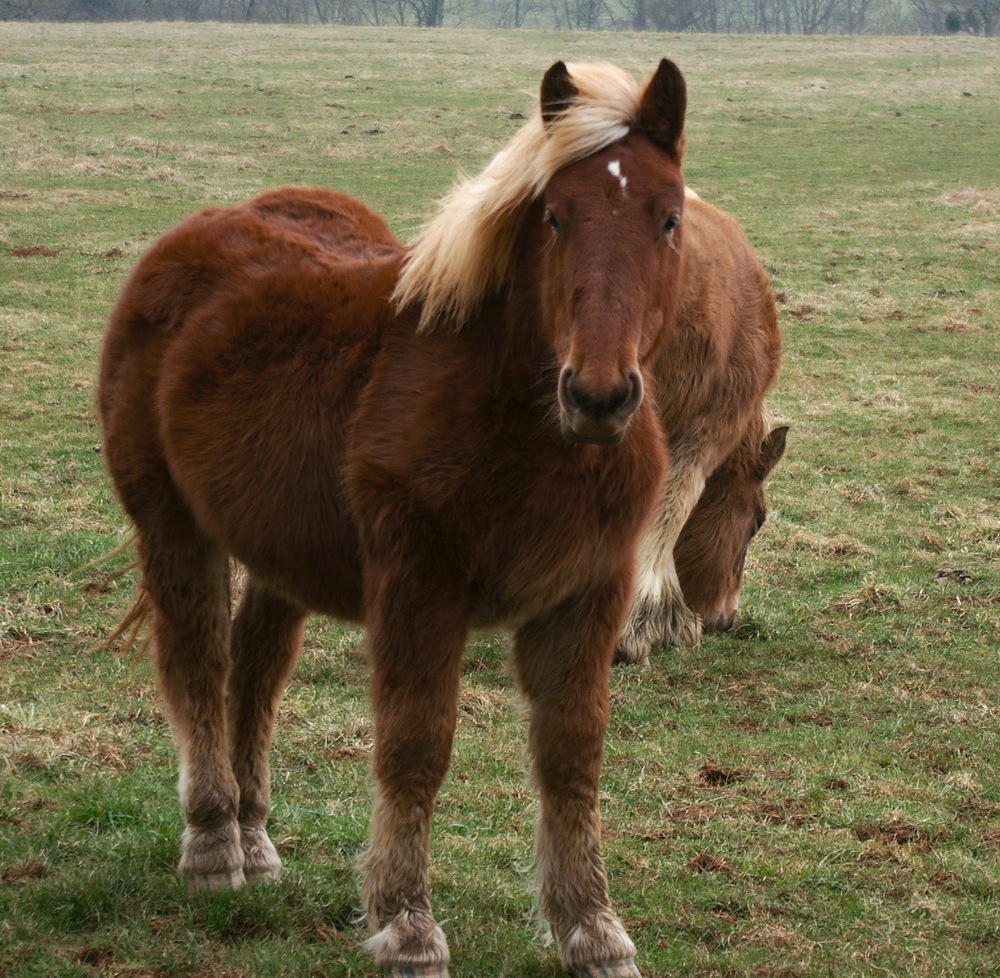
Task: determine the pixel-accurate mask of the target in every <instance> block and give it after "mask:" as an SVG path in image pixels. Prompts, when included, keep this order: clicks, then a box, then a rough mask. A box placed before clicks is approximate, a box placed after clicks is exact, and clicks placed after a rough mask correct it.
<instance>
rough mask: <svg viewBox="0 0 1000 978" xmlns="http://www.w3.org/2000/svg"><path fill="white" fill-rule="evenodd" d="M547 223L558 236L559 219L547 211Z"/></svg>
mask: <svg viewBox="0 0 1000 978" xmlns="http://www.w3.org/2000/svg"><path fill="white" fill-rule="evenodd" d="M545 223H546V224H548V226H549V227H550V228H552V230H553V231H555V233H556V234H558V233H559V218H558V217H556V216H555V214H553V213H552V211H550V210H547V211H546V212H545Z"/></svg>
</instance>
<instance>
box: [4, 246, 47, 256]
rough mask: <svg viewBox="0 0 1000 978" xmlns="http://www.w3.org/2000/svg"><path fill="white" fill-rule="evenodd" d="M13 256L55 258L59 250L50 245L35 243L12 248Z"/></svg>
mask: <svg viewBox="0 0 1000 978" xmlns="http://www.w3.org/2000/svg"><path fill="white" fill-rule="evenodd" d="M10 254H11V257H12V258H55V257H56V256H57V255H58V254H59V252H58V251H56V249H55V248H50V247H49V246H48V245H33V246H32V247H30V248H11V249H10Z"/></svg>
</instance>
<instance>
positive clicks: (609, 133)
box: [393, 64, 642, 329]
mask: <svg viewBox="0 0 1000 978" xmlns="http://www.w3.org/2000/svg"><path fill="white" fill-rule="evenodd" d="M567 68H568V70H569V73H570V76H571V78H572V79H573V84H574V85H575V86H576V87H577V89H578V91H579V95H578V97H577V98H576V99H574V101H573V102H572V104H571V105H570V107H569V108H568V109H567V110H566V111H565V112H563V113H561V114H560V115H559V116H557V117H556V118H555V119H554V120H552V121H550V122H549V123H548V124H547V125H546V124H543V122H542V117H541V113H540V112H539V113H538V114H536V115H535V116H534V118H532V119H531V120H529V121H528V122H527V123H525V125H524V126H523V127H522V128H521V129H520V130H519V131H518V133H517V135H516V136H515V137H514V138H513V139H512V140H511V142H510V144H509V145H508V146H507V148H506V149H504V150H502V151H501V152H499V153H498V154H497V155H496V156H495V157H494V158H493V160H492V161H491V162H490V163H489V165H488V166H487V167H486V169H485V170H483V171H482V172H481V173H480V174H479V175H478V176H475V177H470V178H466V179H464V180H462V181H461V182H460V183H459V184H458V185H457V186H456V187H455V188H454V189H453V190H452V191H451V193H449V194H448V196H447V197H445V198H444V200H443V201H442V203H441V206H440V209H439V210H438V213H437V215H436V216H435V217H434V218H432V219H431V220H430V221H429V222H428V223H427V224H426V225H424V227H423V229H422V230H421V232H420V234H419V235H418V236H417V239H416V241H415V242H414V243H413V245H412V247H411V249H410V251H409V253H408V255H407V258H406V262H405V265H404V267H403V271H402V273H401V275H400V277H399V281H398V283H397V285H396V289H395V292H394V293H393V300H394V301H395V303H396V305H397V307H399V308H402V307H403V306H407V305H409V304H411V303H415V302H421V303H422V308H421V313H420V329H429V328H431V327H433V326H434V325H436V324H438V323H448V324H450V325H451V326H453V328H455V329H459V328H461V326H462V325H463V324H464V323H465V322H466V321H467V320H468V319H469V318H470V317H471V316H472V315H473V313H474V312H475V311H476V309H477V308H478V306H479V305H480V303H481V302H482V301H483V300H484V299H485V298H486V297H487V296H488V295H491V294H492V293H494V292H496V291H497V290H498V289H500V288H501V287H502V286H503V285H504V283H505V282H506V281H507V274H508V270H509V264H510V258H511V252H512V250H513V248H514V242H515V239H516V236H517V232H518V230H519V229H520V226H521V219H522V217H523V215H524V211H525V210H526V209H527V207H528V205H529V204H531V202H532V201H533V200H535V198H536V197H538V195H539V194H540V193H541V192H542V191H543V190H544V189H545V186H546V184H548V182H549V181H550V180H551V179H552V177H553V176H554V175H555V173H556V172H557V171H559V170H561V169H562V168H563V167H565V166H568V165H569V164H570V163H574V162H576V161H577V160H581V159H583V158H585V157H587V156H590V155H591V154H592V153H596V152H598V151H599V150H601V149H604V148H605V147H606V146H610V145H611V144H612V143H615V142H617V141H618V140H620V139H623V138H624V137H625V136H626V135H627V134H628V132H629V130H630V129H631V128H632V126H633V125H634V124H635V122H636V121H637V120H638V116H639V103H640V98H641V95H642V91H641V89H640V87H639V85H638V84H637V83H636V82H635V81H634V80H633V79H632V78H631V77H630V76H629V75H627V74H626V73H625V72H623V71H621V70H620V69H619V68H616V67H614V66H613V65H609V64H576V65H567Z"/></svg>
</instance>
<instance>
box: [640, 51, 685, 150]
mask: <svg viewBox="0 0 1000 978" xmlns="http://www.w3.org/2000/svg"><path fill="white" fill-rule="evenodd" d="M686 109H687V85H686V84H685V83H684V76H683V75H682V74H681V70H680V68H678V67H677V65H675V64H674V63H673V61H670V60H669V59H668V58H664V59H663V60H662V61H661V62H660V66H659V68H657V69H656V74H655V75H653V77H652V79H651V80H650V82H649V84H648V85H647V86H646V90H645V91H644V92H643V93H642V102H641V103H640V105H639V128H640V129H642V130H643V131H644V132H646V133H647V134H648V135H650V136H652V138H653V139H655V140H656V141H657V142H658V143H659V144H660V145H661V146H662V147H663V148H664V149H666V150H667V151H668V152H669V153H670V154H671V155H673V156H674V157H675V158H676V159H677V162H678V163H679V162H680V160H681V157H682V156H683V155H684V113H685V111H686Z"/></svg>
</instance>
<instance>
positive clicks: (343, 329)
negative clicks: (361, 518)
mask: <svg viewBox="0 0 1000 978" xmlns="http://www.w3.org/2000/svg"><path fill="white" fill-rule="evenodd" d="M402 254H403V249H402V246H401V245H400V244H399V243H398V242H397V241H396V239H395V238H394V237H393V236H392V234H391V232H390V231H389V230H388V228H387V227H386V225H385V223H384V222H383V221H382V220H381V219H380V218H379V217H377V216H376V215H375V214H374V213H372V212H371V211H370V210H368V209H367V208H366V207H364V205H362V204H360V203H358V202H357V201H354V200H352V199H351V198H348V197H345V196H342V195H339V194H334V193H330V192H327V191H320V190H298V189H285V190H280V191H275V192H272V193H269V194H265V195H263V196H261V197H258V198H256V199H255V200H251V201H249V202H247V203H245V204H242V205H240V206H238V207H233V208H213V209H210V210H206V211H202V212H200V213H198V214H195V215H193V216H192V217H190V218H188V219H187V220H185V221H183V222H182V223H181V224H179V225H178V226H177V227H175V228H174V229H173V230H171V231H168V232H167V233H166V234H164V235H163V236H162V237H161V238H160V239H159V240H158V241H157V242H156V243H155V244H154V245H153V247H152V248H151V249H150V251H149V252H147V254H146V255H145V256H144V257H143V258H142V259H141V260H140V262H139V264H138V265H137V266H136V268H135V270H134V271H133V273H132V275H131V277H130V279H129V280H128V282H127V283H126V286H125V288H124V290H123V292H122V295H121V297H120V299H119V301H118V304H117V306H116V307H115V310H114V312H113V313H112V316H111V319H110V322H109V327H108V332H107V336H106V340H105V346H104V352H103V356H102V362H101V384H100V393H99V406H100V410H101V414H102V417H103V420H104V427H105V451H106V455H107V464H108V466H109V469H110V470H111V473H112V475H113V477H114V478H115V482H116V484H117V486H118V489H119V493H120V495H121V497H122V500H123V502H124V503H125V506H126V508H127V509H128V510H129V512H130V514H131V515H132V516H133V518H134V519H136V520H137V523H139V522H140V520H141V515H142V512H143V510H144V508H145V507H148V506H149V505H150V503H149V502H148V500H150V499H155V498H157V496H158V494H162V493H164V492H166V491H167V489H165V488H164V486H165V484H167V483H169V487H168V488H169V492H170V493H172V494H173V497H174V498H175V500H176V501H179V504H180V506H181V507H183V509H184V510H186V511H188V512H190V514H191V517H192V519H193V521H194V523H195V524H196V525H197V526H198V528H199V529H200V530H201V531H202V532H203V533H205V534H206V535H207V536H209V537H210V538H212V539H214V540H215V541H216V542H217V543H219V544H220V545H222V546H223V547H224V548H225V549H226V550H228V551H229V552H231V553H234V554H235V555H236V556H238V557H240V558H241V559H242V560H244V562H246V563H247V564H248V565H249V566H250V567H251V569H252V570H254V571H255V572H257V573H258V575H259V576H261V577H263V578H264V579H265V580H270V581H272V582H273V583H275V584H276V585H278V586H280V587H281V588H282V589H283V590H288V591H292V590H295V591H301V590H302V588H301V586H300V584H301V582H300V581H298V580H296V581H292V580H289V579H288V575H289V573H294V574H295V575H297V576H299V577H301V578H302V580H304V581H309V580H311V581H313V582H314V583H316V582H318V581H319V579H320V578H321V577H324V576H325V577H326V578H327V580H329V579H330V578H339V579H340V580H341V581H342V583H343V587H341V588H340V594H341V595H342V597H343V601H342V602H341V603H339V604H338V605H337V606H336V607H334V608H330V610H332V611H335V612H337V613H339V614H341V615H342V616H344V617H355V616H356V615H357V614H358V613H359V609H360V594H359V592H358V585H357V576H358V575H357V568H356V561H357V556H356V550H357V545H356V539H355V531H354V529H353V526H352V525H351V521H350V518H349V513H348V511H347V506H346V503H345V501H344V499H343V494H342V491H341V483H342V474H341V472H340V470H339V466H340V465H342V462H343V457H344V454H345V451H346V447H345V439H346V433H347V431H348V429H349V423H350V417H351V413H352V411H353V410H354V404H355V403H356V401H357V396H358V393H359V391H360V389H361V388H362V387H363V386H364V384H365V383H366V382H367V379H368V376H369V374H370V370H371V363H372V361H373V358H374V354H375V351H376V350H377V348H378V346H379V343H380V336H381V333H382V331H383V329H384V327H385V324H386V323H387V322H388V321H390V320H391V319H392V314H391V311H390V307H389V302H388V299H389V296H390V295H391V293H392V289H393V286H394V284H395V281H396V277H397V275H398V266H399V262H400V261H401V260H402ZM307 458H308V459H310V460H311V464H309V465H307V464H305V460H306V459H307ZM290 487H295V490H296V498H295V502H294V505H290V504H289V500H288V491H289V489H290ZM317 511H322V512H324V513H325V514H326V518H325V520H317V519H316V517H315V514H316V512H317ZM317 527H320V528H321V532H320V533H317V532H316V528H317ZM139 529H140V533H141V532H142V526H141V525H140V527H139ZM290 568H298V569H295V570H293V571H291V570H290ZM306 590H307V592H308V587H307V589H306ZM332 590H334V591H335V590H337V589H336V588H333V589H332ZM303 597H304V598H305V599H306V600H307V601H308V602H309V603H312V604H314V605H320V606H322V604H323V603H328V602H322V601H320V597H319V596H318V595H313V594H310V593H306V594H304V595H303ZM338 601H340V599H339V598H338Z"/></svg>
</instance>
